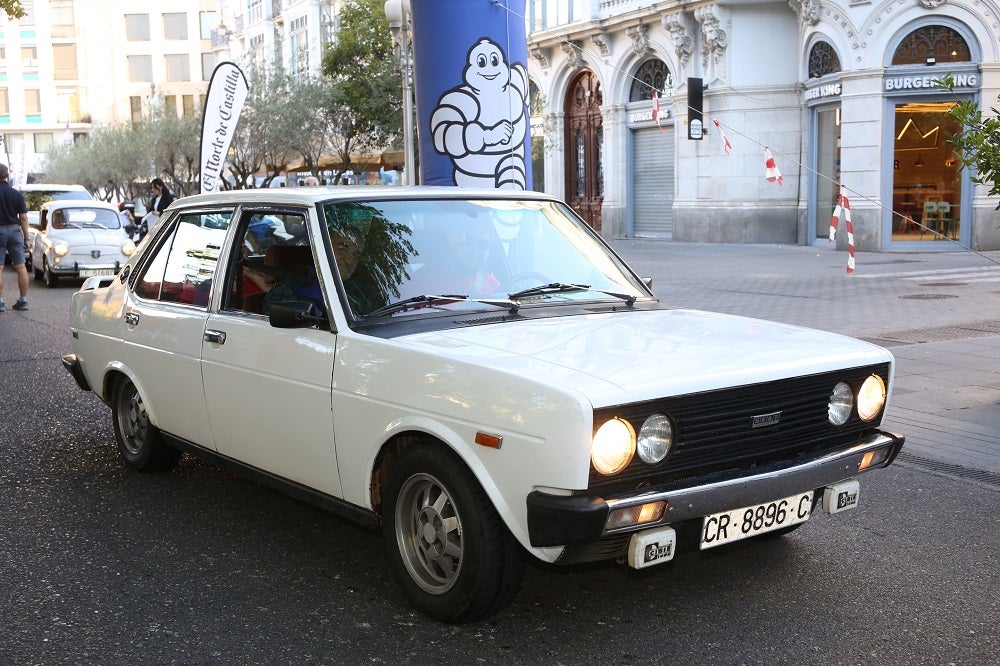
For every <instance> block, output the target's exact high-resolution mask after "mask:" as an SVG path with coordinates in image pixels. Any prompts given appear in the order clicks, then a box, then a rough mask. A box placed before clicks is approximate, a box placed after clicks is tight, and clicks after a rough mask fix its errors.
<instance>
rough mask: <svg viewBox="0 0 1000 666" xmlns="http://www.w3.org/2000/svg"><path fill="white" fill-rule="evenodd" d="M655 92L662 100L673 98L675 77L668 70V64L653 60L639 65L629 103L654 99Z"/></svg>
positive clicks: (633, 80)
mask: <svg viewBox="0 0 1000 666" xmlns="http://www.w3.org/2000/svg"><path fill="white" fill-rule="evenodd" d="M654 92H655V93H656V94H657V95H658V96H659V97H661V98H663V97H671V96H673V94H674V77H673V75H671V73H670V70H669V69H667V65H666V63H664V62H663V61H662V60H657V59H656V58H651V59H649V60H647V61H646V62H644V63H642V64H641V65H639V69H637V70H636V71H635V76H634V77H632V89H631V90H630V91H629V96H628V101H630V102H641V101H643V100H647V99H652V98H653V93H654Z"/></svg>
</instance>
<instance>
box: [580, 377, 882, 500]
mask: <svg viewBox="0 0 1000 666" xmlns="http://www.w3.org/2000/svg"><path fill="white" fill-rule="evenodd" d="M872 374H877V375H879V376H881V377H882V380H883V381H884V382H885V383H886V386H888V383H889V365H888V364H880V365H875V366H864V367H860V368H852V369H848V370H838V371H836V372H828V373H823V374H818V375H809V376H805V377H793V378H790V379H784V380H780V381H774V382H767V383H763V384H750V385H747V386H740V387H736V388H729V389H722V390H718V391H708V392H705V393H694V394H690V395H684V396H678V397H673V398H663V399H661V400H652V401H649V402H643V403H636V404H630V405H623V406H620V407H616V408H612V409H601V410H598V411H597V412H596V413H595V414H594V426H595V428H596V427H599V426H600V425H601V424H602V423H604V422H605V421H607V420H608V419H610V418H614V417H618V418H622V419H625V420H627V421H628V422H629V423H631V424H632V427H633V428H634V429H635V431H636V433H638V432H639V428H640V427H641V426H642V423H643V421H644V420H645V419H646V418H647V417H648V416H649V415H650V414H654V413H660V414H666V415H667V416H669V417H670V418H671V420H672V421H673V424H674V446H673V447H672V449H671V451H670V453H669V454H668V455H667V458H666V459H665V460H664V461H663V462H661V463H659V464H658V465H647V464H646V463H644V462H642V461H641V460H640V459H639V458H638V456H637V457H636V458H635V459H634V460H633V461H632V462H631V463H630V464H629V466H628V467H627V468H626V469H625V470H623V471H622V472H620V473H619V474H616V475H614V476H612V477H605V476H603V475H601V474H598V473H597V472H596V471H595V470H593V469H591V472H590V490H591V491H593V490H595V489H601V490H602V491H604V492H609V491H614V492H621V491H625V490H632V489H637V488H641V487H643V486H647V485H656V484H661V483H668V482H670V481H675V480H678V479H683V478H686V477H691V476H705V475H710V474H714V473H719V472H728V471H734V470H752V469H753V468H754V467H756V466H759V465H762V464H766V463H771V462H774V461H778V460H784V459H787V460H793V459H795V458H797V457H799V456H803V455H806V454H811V453H816V452H821V451H825V450H830V449H835V448H837V447H840V446H843V445H845V444H848V443H850V442H854V441H857V440H858V439H860V438H861V436H863V435H864V434H865V433H868V432H870V431H872V430H873V429H874V425H875V424H877V423H878V422H879V421H880V420H881V415H880V416H879V418H876V419H874V420H873V421H871V422H870V423H865V422H862V421H861V420H860V419H859V418H858V417H857V414H854V415H852V416H851V418H850V419H849V420H848V422H847V423H845V424H844V425H843V426H839V427H837V426H834V425H832V424H831V423H830V422H829V421H828V420H827V405H828V402H829V399H830V394H831V393H832V392H833V387H834V385H835V384H836V383H837V382H841V381H843V382H847V383H848V384H850V385H851V386H852V387H853V388H854V390H855V392H856V391H857V389H858V388H859V387H860V386H861V383H862V382H863V381H864V380H865V379H866V378H867V377H868V376H869V375H872ZM778 412H780V420H778V422H777V423H775V424H770V425H758V427H754V418H755V417H764V418H759V419H758V422H759V421H767V418H766V417H767V415H773V414H775V413H778Z"/></svg>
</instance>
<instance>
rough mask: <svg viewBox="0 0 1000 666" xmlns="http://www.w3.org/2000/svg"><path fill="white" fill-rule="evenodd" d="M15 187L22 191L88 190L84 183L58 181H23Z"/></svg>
mask: <svg viewBox="0 0 1000 666" xmlns="http://www.w3.org/2000/svg"><path fill="white" fill-rule="evenodd" d="M14 189H17V190H21V191H22V192H87V188H86V187H84V186H83V185H60V184H58V183H22V184H20V185H15V186H14ZM88 194H89V192H88Z"/></svg>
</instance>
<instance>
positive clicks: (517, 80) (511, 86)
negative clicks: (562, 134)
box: [430, 38, 528, 190]
mask: <svg viewBox="0 0 1000 666" xmlns="http://www.w3.org/2000/svg"><path fill="white" fill-rule="evenodd" d="M462 78H463V79H464V81H465V83H464V84H462V85H459V86H456V87H455V88H452V89H451V90H448V91H446V92H445V93H444V94H443V95H441V99H440V100H439V101H438V103H437V106H436V107H435V108H434V112H433V114H432V115H431V122H430V125H431V128H430V129H431V134H432V136H433V138H434V149H435V150H436V151H437V152H439V153H441V154H444V155H448V156H449V157H450V158H451V161H452V164H453V165H454V171H453V177H454V182H455V185H458V186H460V187H485V188H508V189H520V190H524V189H527V187H526V184H525V181H526V175H525V174H526V172H527V169H526V168H525V155H524V152H525V151H524V140H525V136H526V133H527V131H528V119H527V117H526V114H525V104H526V102H527V99H528V71H527V69H526V68H525V67H524V65H522V64H521V63H515V64H514V65H513V66H509V65H508V64H507V60H506V57H505V55H504V52H503V50H502V49H501V48H500V46H499V45H498V44H497V43H496V42H494V41H492V40H490V39H487V38H483V39H480V40H479V41H478V42H477V43H476V44H475V45H474V46H473V47H472V48H471V49H469V54H468V57H467V62H466V66H465V70H464V71H463V73H462Z"/></svg>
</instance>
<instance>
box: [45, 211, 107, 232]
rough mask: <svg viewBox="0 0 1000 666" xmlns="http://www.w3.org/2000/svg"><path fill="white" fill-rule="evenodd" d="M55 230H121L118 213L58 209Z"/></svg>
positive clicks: (54, 215) (53, 217)
mask: <svg viewBox="0 0 1000 666" xmlns="http://www.w3.org/2000/svg"><path fill="white" fill-rule="evenodd" d="M51 218H52V228H53V229H121V226H122V224H121V218H120V217H118V213H116V212H115V211H113V210H107V209H105V208H56V209H55V210H53V211H52V215H51Z"/></svg>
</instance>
